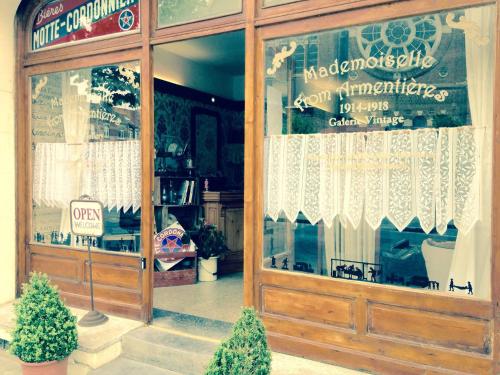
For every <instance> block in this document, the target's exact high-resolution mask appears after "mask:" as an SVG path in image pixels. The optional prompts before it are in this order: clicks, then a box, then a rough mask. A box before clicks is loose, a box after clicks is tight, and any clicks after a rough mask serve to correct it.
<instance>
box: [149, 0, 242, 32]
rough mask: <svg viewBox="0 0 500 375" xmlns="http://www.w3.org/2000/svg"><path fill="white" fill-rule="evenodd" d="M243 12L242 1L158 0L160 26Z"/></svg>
mask: <svg viewBox="0 0 500 375" xmlns="http://www.w3.org/2000/svg"><path fill="white" fill-rule="evenodd" d="M241 12H242V0H158V26H159V27H165V26H173V25H178V24H182V23H188V22H193V21H201V20H206V19H209V18H215V17H222V16H228V15H231V14H236V13H241Z"/></svg>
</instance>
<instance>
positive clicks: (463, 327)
mask: <svg viewBox="0 0 500 375" xmlns="http://www.w3.org/2000/svg"><path fill="white" fill-rule="evenodd" d="M489 330H490V324H489V322H488V321H485V320H479V319H471V318H465V317H460V316H451V315H446V314H437V313H430V312H424V311H418V310H414V309H406V308H397V307H392V306H384V305H379V304H370V305H369V307H368V332H370V333H375V334H378V335H382V336H388V337H398V338H401V339H404V340H409V341H416V342H422V343H432V344H436V345H439V346H443V347H447V348H454V349H462V350H471V351H475V352H478V353H482V354H489V353H490V351H491V348H490V346H491V338H490V334H489Z"/></svg>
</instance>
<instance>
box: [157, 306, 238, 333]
mask: <svg viewBox="0 0 500 375" xmlns="http://www.w3.org/2000/svg"><path fill="white" fill-rule="evenodd" d="M153 317H154V320H153V323H152V326H153V327H158V328H162V329H165V330H168V331H172V332H173V333H175V332H182V333H184V334H189V335H195V336H203V337H206V338H210V339H215V340H224V339H225V338H227V337H229V335H230V334H231V329H232V326H233V325H232V324H231V323H228V322H224V321H221V320H213V319H207V318H202V317H198V316H193V315H188V314H180V313H176V312H172V311H166V310H160V309H154V310H153Z"/></svg>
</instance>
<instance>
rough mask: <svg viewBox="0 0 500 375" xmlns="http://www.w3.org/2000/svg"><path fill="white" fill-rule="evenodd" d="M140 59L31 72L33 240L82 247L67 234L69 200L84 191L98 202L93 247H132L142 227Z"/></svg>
mask: <svg viewBox="0 0 500 375" xmlns="http://www.w3.org/2000/svg"><path fill="white" fill-rule="evenodd" d="M139 83H140V70H139V64H138V63H126V64H120V65H106V66H99V67H93V68H85V69H78V70H71V71H65V72H58V73H50V74H41V75H37V76H33V77H32V78H31V87H32V89H31V129H32V142H33V148H32V149H33V151H32V160H33V193H32V194H33V222H32V241H33V242H35V243H42V244H45V245H57V246H70V247H72V248H84V247H86V245H87V243H86V239H83V238H81V237H79V236H73V235H72V234H71V233H70V218H69V204H70V201H71V200H73V199H78V198H80V197H81V196H82V195H88V196H90V197H91V198H92V199H95V200H98V201H101V202H102V203H103V206H104V227H105V234H104V235H103V236H102V237H99V238H93V239H92V240H91V245H92V246H93V247H94V248H97V249H103V250H112V251H126V252H138V251H139V249H140V227H141V220H140V219H141V210H140V206H141V159H140V157H141V152H140V150H141V146H140V139H139V134H140V84H139Z"/></svg>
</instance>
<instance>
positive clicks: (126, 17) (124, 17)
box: [118, 9, 135, 31]
mask: <svg viewBox="0 0 500 375" xmlns="http://www.w3.org/2000/svg"><path fill="white" fill-rule="evenodd" d="M134 20H135V16H134V13H132V11H131V10H129V9H125V10H124V11H123V12H121V13H120V18H119V19H118V25H120V29H122V30H123V31H128V30H130V29H131V28H132V26H134Z"/></svg>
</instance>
